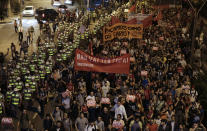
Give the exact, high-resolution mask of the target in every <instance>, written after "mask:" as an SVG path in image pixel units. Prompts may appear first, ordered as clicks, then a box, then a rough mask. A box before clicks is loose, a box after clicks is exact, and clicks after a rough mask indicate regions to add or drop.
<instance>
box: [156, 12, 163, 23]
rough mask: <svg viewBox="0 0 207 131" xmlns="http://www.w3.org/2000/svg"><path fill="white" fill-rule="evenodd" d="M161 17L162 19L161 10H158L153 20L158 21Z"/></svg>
mask: <svg viewBox="0 0 207 131" xmlns="http://www.w3.org/2000/svg"><path fill="white" fill-rule="evenodd" d="M161 19H162V12H161V11H159V13H158V15H157V17H156V18H155V20H157V21H159V20H161Z"/></svg>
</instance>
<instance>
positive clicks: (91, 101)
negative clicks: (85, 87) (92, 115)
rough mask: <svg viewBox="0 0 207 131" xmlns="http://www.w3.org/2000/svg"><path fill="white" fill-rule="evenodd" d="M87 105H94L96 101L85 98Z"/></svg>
mask: <svg viewBox="0 0 207 131" xmlns="http://www.w3.org/2000/svg"><path fill="white" fill-rule="evenodd" d="M87 106H88V107H96V101H95V100H87Z"/></svg>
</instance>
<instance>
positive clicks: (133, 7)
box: [129, 5, 136, 13]
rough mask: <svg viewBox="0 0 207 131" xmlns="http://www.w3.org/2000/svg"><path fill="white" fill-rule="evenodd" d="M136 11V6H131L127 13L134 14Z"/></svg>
mask: <svg viewBox="0 0 207 131" xmlns="http://www.w3.org/2000/svg"><path fill="white" fill-rule="evenodd" d="M135 10H136V5H133V6H132V7H131V8H130V9H129V13H131V12H135Z"/></svg>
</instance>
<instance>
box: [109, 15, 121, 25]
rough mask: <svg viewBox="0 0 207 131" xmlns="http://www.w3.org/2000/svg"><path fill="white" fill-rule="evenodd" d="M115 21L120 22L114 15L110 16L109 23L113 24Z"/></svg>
mask: <svg viewBox="0 0 207 131" xmlns="http://www.w3.org/2000/svg"><path fill="white" fill-rule="evenodd" d="M116 23H120V20H119V18H117V17H116V16H112V18H111V25H114V24H116Z"/></svg>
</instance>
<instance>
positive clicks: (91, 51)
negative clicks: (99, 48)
mask: <svg viewBox="0 0 207 131" xmlns="http://www.w3.org/2000/svg"><path fill="white" fill-rule="evenodd" d="M88 50H89V52H90V55H93V44H92V42H90V44H89V45H88Z"/></svg>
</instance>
